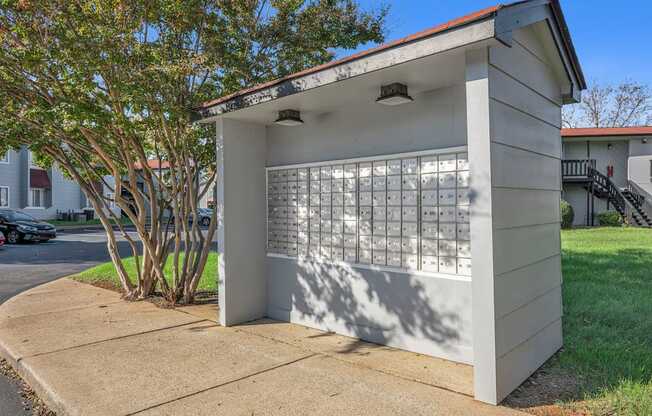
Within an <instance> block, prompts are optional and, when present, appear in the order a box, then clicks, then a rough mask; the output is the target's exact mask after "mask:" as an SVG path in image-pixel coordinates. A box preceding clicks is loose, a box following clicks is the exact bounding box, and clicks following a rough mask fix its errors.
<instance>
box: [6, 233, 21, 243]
mask: <svg viewBox="0 0 652 416" xmlns="http://www.w3.org/2000/svg"><path fill="white" fill-rule="evenodd" d="M18 241H20V234H18V231H16V230H11V231H9V232H8V233H7V243H9V244H16V243H18Z"/></svg>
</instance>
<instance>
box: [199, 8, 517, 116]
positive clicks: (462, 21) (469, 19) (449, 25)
mask: <svg viewBox="0 0 652 416" xmlns="http://www.w3.org/2000/svg"><path fill="white" fill-rule="evenodd" d="M503 7H505V6H504V5H502V4H498V5H496V6H491V7H487V8H485V9H482V10H478V11H476V12H473V13H470V14H467V15H466V16H462V17H458V18H457V19H453V20H450V21H448V22H446V23H443V24H440V25H437V26H434V27H432V28H430V29H426V30H423V31H421V32H417V33H414V34H412V35H409V36H406V37H404V38H400V39H397V40H395V41H392V42H389V43H386V44H383V45H380V46H376V47H375V48H371V49H367V50H365V51H362V52H358V53H356V54H353V55H350V56H347V57H345V58H342V59H338V60H336V61H331V62H327V63H325V64H322V65H318V66H315V67H312V68H308V69H304V70H303V71H299V72H296V73H294V74H290V75H287V76H285V77H282V78H278V79H275V80H273V81H269V82H266V83H263V84H259V85H255V86H253V87H250V88H245V89H243V90H240V91H237V92H235V93H233V94H229V95H225V96H223V97H220V98H217V99H215V100H211V101H207V102H205V103H203V104H202V105H201V106H200V107H199V108H198V110H201V109H205V108H209V107H213V106H215V105H218V104H222V103H224V102H226V101H229V100H232V99H234V98H236V97H240V96H243V95H246V94H250V93H252V92H256V91H259V90H262V89H265V88H269V87H272V86H274V85H278V84H281V83H283V82H285V81H289V80H292V79H295V78H299V77H302V76H305V75H309V74H313V73H315V72H319V71H323V70H324V69H328V68H332V67H335V66H338V65H341V64H344V63H347V62H351V61H355V60H357V59H360V58H363V57H366V56H370V55H373V54H375V53H378V52H382V51H385V50H388V49H391V48H395V47H397V46H401V45H404V44H407V43H411V42H414V41H417V40H421V39H424V38H427V37H429V36H432V35H435V34H438V33H442V32H445V31H447V30H450V29H453V28H457V27H460V26H464V25H467V24H470V23H473V22H477V21H479V20H482V19H486V18H488V17H490V16H492V15H493V14H494V13H496V12H497V11H498V10H500V9H501V8H503Z"/></svg>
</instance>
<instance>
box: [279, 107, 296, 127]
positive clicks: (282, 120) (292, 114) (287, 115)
mask: <svg viewBox="0 0 652 416" xmlns="http://www.w3.org/2000/svg"><path fill="white" fill-rule="evenodd" d="M274 123H276V124H278V125H281V126H300V125H302V124H303V120H301V112H299V111H298V110H281V111H279V112H278V118H277V119H276V121H274Z"/></svg>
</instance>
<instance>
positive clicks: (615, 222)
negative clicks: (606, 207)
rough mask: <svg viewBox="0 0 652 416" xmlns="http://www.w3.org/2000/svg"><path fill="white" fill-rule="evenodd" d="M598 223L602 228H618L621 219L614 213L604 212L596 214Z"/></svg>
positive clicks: (621, 221)
mask: <svg viewBox="0 0 652 416" xmlns="http://www.w3.org/2000/svg"><path fill="white" fill-rule="evenodd" d="M598 221H599V222H600V225H602V226H604V227H619V226H621V225H622V224H623V219H622V217H621V216H620V214H619V213H617V212H616V211H605V212H601V213H599V214H598Z"/></svg>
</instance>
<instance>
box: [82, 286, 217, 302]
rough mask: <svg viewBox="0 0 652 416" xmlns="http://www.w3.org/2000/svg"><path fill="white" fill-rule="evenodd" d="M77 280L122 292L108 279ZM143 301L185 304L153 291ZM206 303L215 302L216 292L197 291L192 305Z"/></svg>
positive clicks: (120, 288) (119, 287)
mask: <svg viewBox="0 0 652 416" xmlns="http://www.w3.org/2000/svg"><path fill="white" fill-rule="evenodd" d="M78 282H79V283H85V284H88V285H91V286H95V287H99V288H100V289H106V290H110V291H113V292H117V293H120V294H122V293H123V291H122V287H121V286H120V285H119V284H116V283H115V282H112V281H108V280H93V281H83V280H78ZM145 301H147V302H150V303H153V304H154V305H156V306H158V307H159V308H163V309H174V308H175V307H177V306H187V305H184V304H174V303H172V302H170V301H168V300H167V299H165V298H164V297H163V296H162V295H161V293H155V294H154V295H152V296H150V297H149V298H147V299H145ZM206 303H217V292H208V291H204V292H197V293H196V294H195V302H194V303H193V305H202V304H206Z"/></svg>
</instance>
